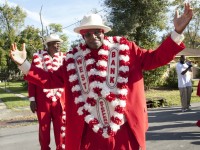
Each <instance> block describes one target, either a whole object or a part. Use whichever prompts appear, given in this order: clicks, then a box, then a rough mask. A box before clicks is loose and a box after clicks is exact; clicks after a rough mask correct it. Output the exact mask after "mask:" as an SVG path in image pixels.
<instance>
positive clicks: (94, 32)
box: [80, 29, 103, 38]
mask: <svg viewBox="0 0 200 150" xmlns="http://www.w3.org/2000/svg"><path fill="white" fill-rule="evenodd" d="M101 33H103V30H102V29H95V30H81V31H80V34H81V35H82V36H84V37H86V38H90V37H91V36H92V35H95V36H99V35H101Z"/></svg>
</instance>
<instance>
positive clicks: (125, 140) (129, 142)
mask: <svg viewBox="0 0 200 150" xmlns="http://www.w3.org/2000/svg"><path fill="white" fill-rule="evenodd" d="M81 143H82V144H81V150H139V144H138V142H137V140H136V139H135V136H134V135H133V134H132V132H131V129H130V127H129V125H128V123H127V122H126V123H125V124H124V125H122V126H121V128H120V129H119V130H118V132H117V134H116V135H115V137H110V138H107V139H105V138H103V137H102V136H101V135H99V134H96V133H95V132H94V131H93V130H92V129H91V128H90V127H89V126H88V125H87V124H85V129H84V133H83V137H82V142H81Z"/></svg>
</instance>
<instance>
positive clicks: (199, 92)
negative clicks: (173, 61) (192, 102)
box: [197, 80, 200, 96]
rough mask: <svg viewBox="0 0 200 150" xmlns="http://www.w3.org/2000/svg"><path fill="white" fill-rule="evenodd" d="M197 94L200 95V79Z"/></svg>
mask: <svg viewBox="0 0 200 150" xmlns="http://www.w3.org/2000/svg"><path fill="white" fill-rule="evenodd" d="M197 96H200V80H199V83H198V86H197Z"/></svg>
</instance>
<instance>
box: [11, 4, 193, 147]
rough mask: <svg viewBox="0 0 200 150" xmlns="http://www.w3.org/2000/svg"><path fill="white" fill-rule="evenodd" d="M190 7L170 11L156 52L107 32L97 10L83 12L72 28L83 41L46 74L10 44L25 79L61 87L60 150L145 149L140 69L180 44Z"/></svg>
mask: <svg viewBox="0 0 200 150" xmlns="http://www.w3.org/2000/svg"><path fill="white" fill-rule="evenodd" d="M192 16H193V11H192V9H191V8H190V5H189V4H188V3H187V4H185V11H184V13H183V15H181V16H179V14H178V12H177V13H176V14H175V18H174V27H175V31H173V32H172V34H171V35H170V36H169V37H167V39H166V40H165V41H164V42H163V43H162V44H161V45H160V46H159V47H158V48H157V49H156V50H145V49H142V48H140V47H138V46H137V45H136V44H135V43H134V42H132V41H128V40H127V39H126V38H124V37H115V36H114V37H106V36H105V34H104V33H106V32H108V31H110V30H111V29H110V27H108V26H105V25H104V24H103V22H102V19H101V17H100V16H99V15H97V14H92V15H89V16H85V17H84V18H83V19H82V21H81V24H80V26H79V27H76V28H75V29H74V31H75V32H76V33H79V34H81V35H82V37H83V39H84V41H85V42H84V43H81V44H79V45H78V46H77V47H75V48H73V49H72V50H70V51H69V52H67V54H66V59H65V61H64V63H63V66H62V67H60V68H59V69H58V71H55V72H52V73H47V72H44V71H43V70H41V69H38V68H36V67H34V66H31V65H30V63H29V62H28V61H26V60H25V59H26V50H25V44H23V46H22V49H23V50H22V51H19V50H17V47H16V44H13V45H12V49H11V52H10V56H11V58H12V60H13V61H14V62H16V63H17V64H18V65H19V68H20V69H21V70H22V71H23V73H24V74H26V75H27V76H26V80H28V81H30V82H33V83H35V84H37V85H39V86H41V87H45V88H52V87H54V88H59V87H64V89H65V95H66V96H65V101H66V118H67V124H66V133H67V136H66V142H65V144H66V146H65V148H66V150H102V149H103V150H139V149H142V150H145V149H146V144H145V133H146V131H147V128H148V118H147V108H146V99H145V93H144V83H143V75H142V72H143V70H151V69H155V68H157V67H160V66H162V65H165V64H167V63H168V62H170V61H171V60H172V59H173V58H174V56H175V55H176V54H177V53H178V52H180V51H181V50H183V49H184V48H185V46H184V44H183V43H182V40H183V35H182V32H183V30H184V29H185V27H186V26H187V25H188V23H189V22H190V20H191V18H192Z"/></svg>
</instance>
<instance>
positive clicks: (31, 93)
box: [28, 82, 36, 98]
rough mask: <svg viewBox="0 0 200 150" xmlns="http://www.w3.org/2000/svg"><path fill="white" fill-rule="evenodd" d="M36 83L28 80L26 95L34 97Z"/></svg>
mask: <svg viewBox="0 0 200 150" xmlns="http://www.w3.org/2000/svg"><path fill="white" fill-rule="evenodd" d="M35 94H36V85H35V84H33V83H31V82H28V97H29V98H30V97H35V96H36V95H35Z"/></svg>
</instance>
